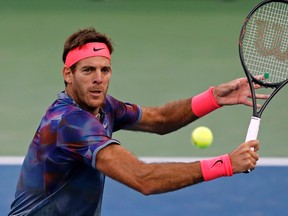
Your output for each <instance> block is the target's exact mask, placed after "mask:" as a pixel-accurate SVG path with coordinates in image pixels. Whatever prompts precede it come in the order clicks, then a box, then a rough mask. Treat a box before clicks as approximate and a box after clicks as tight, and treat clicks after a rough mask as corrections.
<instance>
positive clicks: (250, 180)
mask: <svg viewBox="0 0 288 216" xmlns="http://www.w3.org/2000/svg"><path fill="white" fill-rule="evenodd" d="M194 159H195V158H193V159H192V158H191V160H194ZM151 160H152V161H153V159H151ZM169 160H170V159H169ZM186 160H189V159H186ZM0 161H1V160H0ZM167 161H168V159H167ZM283 161H284V163H283ZM19 170H20V164H18V163H11V164H9V163H1V164H0V174H1V179H0V194H1V203H0V211H1V215H7V213H8V211H9V208H10V204H11V201H12V200H13V196H14V191H15V185H16V182H17V177H18V175H19ZM287 189H288V166H287V159H282V160H281V159H271V160H269V159H268V162H267V161H266V162H265V161H262V163H261V161H260V162H259V166H258V167H257V169H255V170H254V171H253V172H252V173H250V174H237V175H234V176H233V177H231V178H230V177H227V178H220V179H217V180H214V181H211V182H206V183H201V184H198V185H194V186H192V187H187V188H185V189H182V190H179V191H175V192H170V193H166V194H159V195H151V196H144V195H142V194H140V193H138V192H135V191H133V190H132V189H129V188H127V187H126V186H124V185H121V184H119V183H117V182H115V181H114V180H111V179H109V178H107V181H106V187H105V193H104V198H103V210H102V215H103V216H124V215H125V216H126V215H128V216H129V215H131V216H142V215H143V216H144V215H145V216H147V215H149V216H154V215H155V216H162V215H163V216H172V215H173V216H174V215H181V216H186V215H187V216H188V215H197V216H201V215H205V216H206V215H209V216H210V215H221V216H225V215H227V216H228V215H229V216H231V215H232V216H234V215H235V216H238V215H239V216H240V215H241V216H242V215H243V216H244V215H245V216H278V215H279V216H283V215H287V214H288V213H287V207H286V206H287V200H288V192H287Z"/></svg>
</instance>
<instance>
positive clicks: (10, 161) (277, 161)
mask: <svg viewBox="0 0 288 216" xmlns="http://www.w3.org/2000/svg"><path fill="white" fill-rule="evenodd" d="M23 159H24V157H22V156H0V165H21V164H22V162H23ZM140 159H141V160H143V161H145V162H147V163H151V162H157V163H159V162H193V161H198V160H203V159H206V158H205V157H202V158H201V157H140ZM257 165H258V166H288V158H284V157H264V158H260V159H259V161H258V164H257Z"/></svg>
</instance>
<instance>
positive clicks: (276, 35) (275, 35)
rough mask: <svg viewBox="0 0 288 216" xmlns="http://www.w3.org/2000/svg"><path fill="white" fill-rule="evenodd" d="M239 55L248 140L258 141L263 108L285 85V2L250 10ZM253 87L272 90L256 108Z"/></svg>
mask: <svg viewBox="0 0 288 216" xmlns="http://www.w3.org/2000/svg"><path fill="white" fill-rule="evenodd" d="M239 55H240V60H241V64H242V66H243V69H244V72H245V74H246V76H247V79H248V83H249V86H250V90H251V99H252V102H253V115H252V117H251V121H250V124H249V127H248V131H247V135H246V139H245V141H249V140H254V139H257V136H258V131H259V126H260V120H261V115H262V113H263V111H264V109H265V108H266V106H267V105H268V103H269V102H270V101H271V99H272V98H273V97H274V96H275V95H276V94H277V93H278V92H279V91H280V90H281V89H282V88H283V87H284V86H285V85H286V84H287V82H288V1H285V0H265V1H262V2H261V3H259V4H258V5H257V6H256V7H255V8H253V9H252V11H251V12H250V13H249V14H248V16H247V17H246V19H245V21H244V24H243V27H242V29H241V33H240V38H239ZM254 84H258V85H260V86H263V87H266V88H270V89H271V94H270V96H269V98H267V99H266V100H265V101H264V103H263V104H262V106H261V108H259V109H258V108H257V101H256V93H255V88H254ZM253 150H254V149H253ZM248 172H250V170H248Z"/></svg>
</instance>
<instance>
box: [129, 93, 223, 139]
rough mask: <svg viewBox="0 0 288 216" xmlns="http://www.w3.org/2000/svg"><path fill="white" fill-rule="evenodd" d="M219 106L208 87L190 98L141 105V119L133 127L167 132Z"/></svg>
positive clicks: (161, 132)
mask: <svg viewBox="0 0 288 216" xmlns="http://www.w3.org/2000/svg"><path fill="white" fill-rule="evenodd" d="M219 107H220V106H219V105H218V104H217V102H216V101H215V99H214V95H213V88H210V89H208V90H207V91H205V92H203V93H201V94H199V95H196V96H194V97H192V98H187V99H183V100H178V101H172V102H170V103H167V104H165V105H163V106H160V107H143V108H142V113H143V115H142V119H141V121H140V123H139V124H138V125H136V126H135V127H134V128H133V129H135V130H140V131H146V132H152V133H158V134H167V133H170V132H172V131H175V130H178V129H179V128H182V127H184V126H186V125H187V124H189V123H191V122H193V121H195V120H196V119H198V118H199V117H202V116H204V115H207V114H208V113H210V112H212V111H214V110H215V109H217V108H219Z"/></svg>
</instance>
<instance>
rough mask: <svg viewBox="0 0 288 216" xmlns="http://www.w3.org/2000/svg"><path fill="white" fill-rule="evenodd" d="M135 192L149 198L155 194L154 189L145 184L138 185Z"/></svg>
mask: <svg viewBox="0 0 288 216" xmlns="http://www.w3.org/2000/svg"><path fill="white" fill-rule="evenodd" d="M136 190H137V191H138V192H139V193H141V194H143V195H145V196H149V195H153V194H156V193H157V191H156V190H155V188H153V187H151V185H149V184H147V183H146V184H141V185H139V187H138V188H136Z"/></svg>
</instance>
